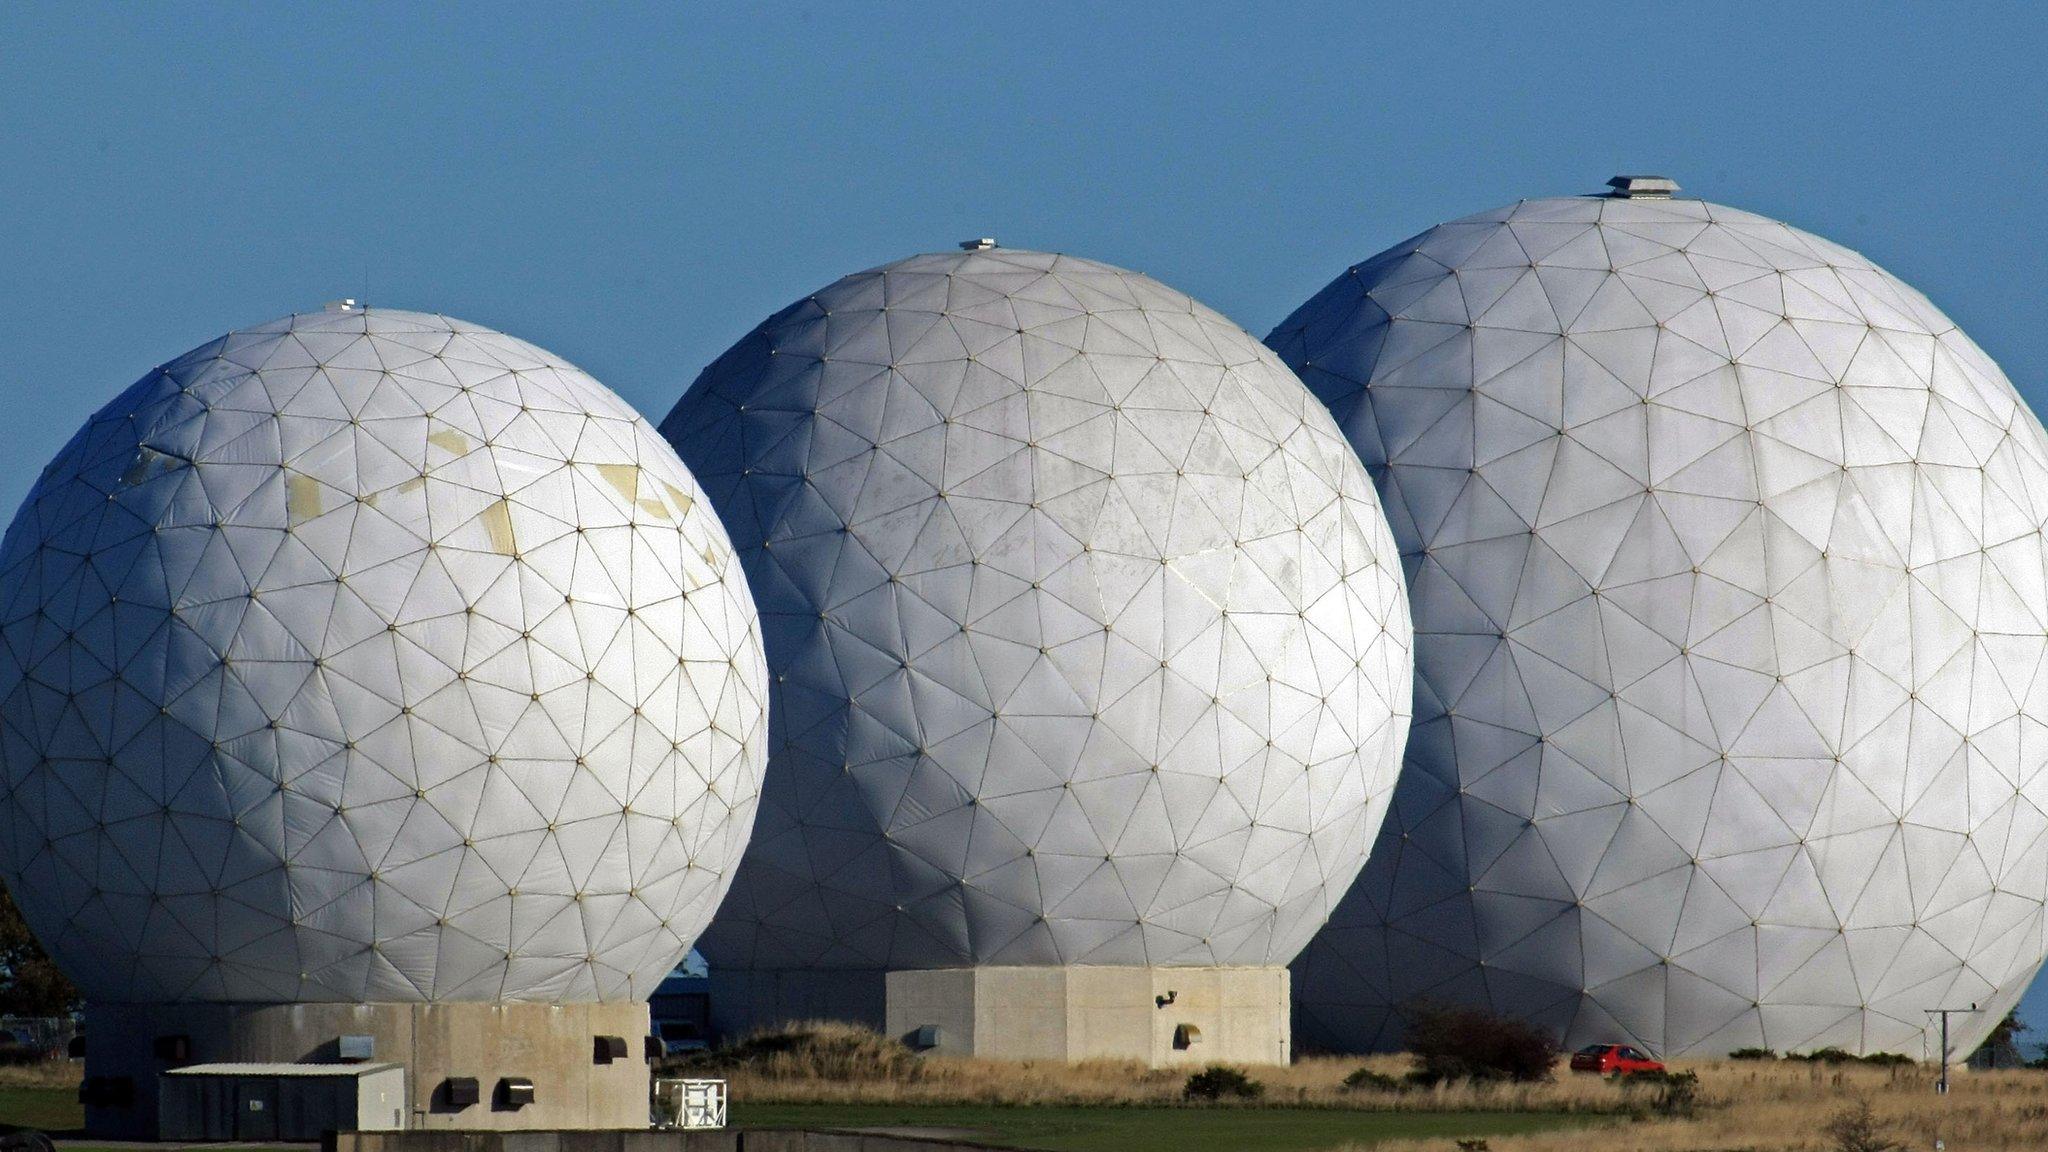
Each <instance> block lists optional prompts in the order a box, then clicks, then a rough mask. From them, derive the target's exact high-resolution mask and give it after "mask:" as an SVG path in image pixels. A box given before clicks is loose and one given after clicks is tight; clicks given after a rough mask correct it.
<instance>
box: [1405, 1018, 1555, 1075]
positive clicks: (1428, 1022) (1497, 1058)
mask: <svg viewBox="0 0 2048 1152" xmlns="http://www.w3.org/2000/svg"><path fill="white" fill-rule="evenodd" d="M1407 1044H1408V1051H1409V1052H1411V1053H1413V1054H1414V1057H1415V1064H1416V1068H1415V1073H1414V1074H1413V1075H1412V1076H1411V1077H1410V1078H1411V1079H1413V1080H1416V1081H1418V1082H1420V1083H1425V1084H1439V1083H1442V1082H1444V1081H1446V1080H1515V1081H1521V1082H1524V1083H1527V1082H1530V1081H1536V1080H1545V1079H1548V1078H1549V1077H1550V1070H1551V1068H1552V1067H1554V1066H1555V1065H1556V1064H1557V1045H1556V1044H1555V1043H1553V1042H1552V1041H1551V1038H1550V1035H1549V1034H1548V1033H1547V1032H1544V1031H1542V1030H1541V1029H1539V1028H1537V1027H1535V1026H1534V1025H1532V1024H1530V1023H1528V1022H1527V1021H1524V1020H1518V1019H1515V1018H1514V1017H1511V1016H1496V1015H1494V1014H1493V1013H1491V1012H1486V1011H1483V1010H1481V1009H1477V1008H1454V1007H1448V1006H1445V1005H1438V1004H1419V1005H1415V1006H1413V1007H1411V1008H1409V1009H1408V1033H1407Z"/></svg>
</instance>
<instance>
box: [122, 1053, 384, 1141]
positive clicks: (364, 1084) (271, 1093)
mask: <svg viewBox="0 0 2048 1152" xmlns="http://www.w3.org/2000/svg"><path fill="white" fill-rule="evenodd" d="M405 1100H406V1096H405V1065H403V1064H392V1063H383V1064H194V1065H191V1066H189V1067H185V1068H173V1069H171V1070H169V1071H167V1072H165V1073H164V1074H163V1079H162V1080H161V1082H160V1086H159V1089H158V1096H157V1130H158V1132H159V1134H160V1138H161V1139H164V1140H206V1141H216V1140H293V1141H297V1140H318V1139H320V1136H321V1134H322V1133H325V1132H336V1131H342V1132H348V1131H355V1132H394V1131H397V1130H399V1129H401V1128H404V1127H405V1107H406V1104H405Z"/></svg>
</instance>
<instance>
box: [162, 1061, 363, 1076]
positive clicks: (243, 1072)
mask: <svg viewBox="0 0 2048 1152" xmlns="http://www.w3.org/2000/svg"><path fill="white" fill-rule="evenodd" d="M403 1067H404V1065H403V1064H395V1063H392V1062H390V1061H385V1062H384V1063H381V1064H190V1065H187V1066H185V1067H183V1068H171V1069H168V1070H166V1071H165V1072H164V1075H166V1076H368V1075H369V1074H370V1073H372V1072H382V1071H384V1070H385V1069H386V1068H403Z"/></svg>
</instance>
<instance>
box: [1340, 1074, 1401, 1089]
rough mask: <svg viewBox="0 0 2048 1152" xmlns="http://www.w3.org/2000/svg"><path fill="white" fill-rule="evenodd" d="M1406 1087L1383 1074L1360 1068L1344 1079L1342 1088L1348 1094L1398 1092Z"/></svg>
mask: <svg viewBox="0 0 2048 1152" xmlns="http://www.w3.org/2000/svg"><path fill="white" fill-rule="evenodd" d="M1405 1087H1407V1085H1405V1084H1403V1083H1401V1082H1400V1081H1399V1080H1396V1079H1394V1078H1393V1077H1392V1076H1389V1075H1387V1074H1386V1073H1384V1072H1375V1071H1373V1070H1372V1069H1370V1068H1360V1069H1359V1070H1358V1071H1356V1072H1353V1073H1352V1074H1351V1075H1349V1076H1346V1077H1345V1078H1344V1088H1345V1090H1346V1091H1349V1092H1399V1091H1401V1090H1402V1089H1403V1088H1405Z"/></svg>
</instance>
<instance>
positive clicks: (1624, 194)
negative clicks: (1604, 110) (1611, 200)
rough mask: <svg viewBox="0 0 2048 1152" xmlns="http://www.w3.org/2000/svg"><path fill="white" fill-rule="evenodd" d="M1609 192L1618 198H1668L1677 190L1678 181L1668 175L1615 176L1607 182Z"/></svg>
mask: <svg viewBox="0 0 2048 1152" xmlns="http://www.w3.org/2000/svg"><path fill="white" fill-rule="evenodd" d="M1607 186H1608V187H1609V188H1612V189H1614V191H1612V192H1609V193H1608V195H1609V196H1613V197H1615V198H1616V199H1620V200H1669V199H1671V197H1672V196H1673V195H1675V194H1677V192H1678V181H1676V180H1673V179H1672V178H1670V177H1669V176H1616V177H1615V178H1613V179H1612V180H1609V181H1608V182H1607Z"/></svg>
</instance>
